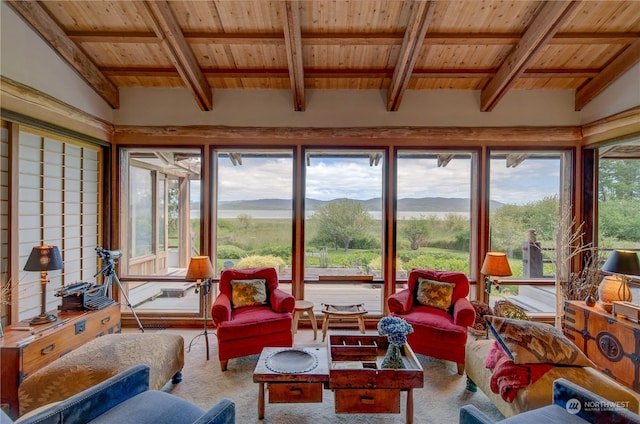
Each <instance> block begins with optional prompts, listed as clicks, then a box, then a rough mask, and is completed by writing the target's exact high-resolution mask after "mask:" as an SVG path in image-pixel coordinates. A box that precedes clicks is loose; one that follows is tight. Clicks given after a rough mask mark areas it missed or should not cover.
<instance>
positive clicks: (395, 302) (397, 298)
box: [387, 289, 413, 314]
mask: <svg viewBox="0 0 640 424" xmlns="http://www.w3.org/2000/svg"><path fill="white" fill-rule="evenodd" d="M387 305H389V312H393V313H396V314H406V313H407V312H409V311H410V310H411V307H412V306H413V295H412V294H411V290H409V289H404V290H400V291H399V292H397V293H394V294H392V295H391V296H389V299H388V300H387Z"/></svg>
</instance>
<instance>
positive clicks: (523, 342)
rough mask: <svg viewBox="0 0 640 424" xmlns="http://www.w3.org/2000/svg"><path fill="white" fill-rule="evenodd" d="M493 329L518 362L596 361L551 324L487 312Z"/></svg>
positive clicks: (580, 363)
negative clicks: (493, 314) (491, 314)
mask: <svg viewBox="0 0 640 424" xmlns="http://www.w3.org/2000/svg"><path fill="white" fill-rule="evenodd" d="M485 318H486V319H487V322H488V323H489V328H490V329H491V332H492V333H493V335H494V336H495V337H496V339H497V341H498V342H499V343H500V345H501V346H502V348H503V349H504V350H505V352H506V353H507V355H509V357H510V358H511V359H513V362H514V363H515V364H554V365H572V366H576V367H594V368H595V365H594V363H593V362H591V360H589V358H587V357H586V356H585V354H584V353H582V351H581V350H580V349H578V347H577V346H576V345H575V344H573V343H572V342H571V340H569V339H567V338H566V337H565V336H564V335H563V334H562V333H561V332H560V330H558V329H557V328H555V327H554V326H552V325H550V324H545V323H542V322H535V321H524V320H519V319H510V318H504V317H496V316H486V317H485Z"/></svg>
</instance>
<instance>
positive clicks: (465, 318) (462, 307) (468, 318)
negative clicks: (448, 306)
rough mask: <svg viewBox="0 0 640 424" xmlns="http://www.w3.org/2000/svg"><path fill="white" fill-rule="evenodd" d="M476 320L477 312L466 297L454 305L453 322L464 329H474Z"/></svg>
mask: <svg viewBox="0 0 640 424" xmlns="http://www.w3.org/2000/svg"><path fill="white" fill-rule="evenodd" d="M475 320H476V310H475V309H474V308H473V305H471V302H469V299H467V298H466V297H461V298H460V299H458V300H457V301H456V303H454V305H453V322H454V323H455V324H456V325H460V326H463V327H472V326H473V323H474V322H475Z"/></svg>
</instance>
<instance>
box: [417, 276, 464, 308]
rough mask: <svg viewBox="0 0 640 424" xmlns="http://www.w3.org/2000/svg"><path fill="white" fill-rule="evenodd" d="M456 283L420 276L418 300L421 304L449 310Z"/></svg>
mask: <svg viewBox="0 0 640 424" xmlns="http://www.w3.org/2000/svg"><path fill="white" fill-rule="evenodd" d="M455 286H456V285H455V284H452V283H445V282H443V281H433V280H428V279H426V278H418V290H417V291H416V300H417V301H418V303H420V304H421V305H425V306H433V307H434V308H438V309H443V310H445V311H446V310H448V309H449V308H450V307H451V299H452V297H453V288H454V287H455Z"/></svg>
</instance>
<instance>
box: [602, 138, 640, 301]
mask: <svg viewBox="0 0 640 424" xmlns="http://www.w3.org/2000/svg"><path fill="white" fill-rule="evenodd" d="M626 149H627V152H628V153H631V151H632V150H630V149H629V147H628V146H627V147H626ZM636 149H637V147H636ZM615 152H616V150H615V149H613V150H612V151H609V152H604V154H603V155H602V157H601V158H600V160H599V162H598V221H597V226H598V227H597V228H598V249H599V250H600V251H601V252H602V254H601V255H600V258H599V259H600V260H602V261H604V260H606V259H607V257H608V256H609V254H610V251H611V250H613V249H623V250H633V251H636V252H638V253H639V254H640V221H639V220H638V210H640V159H636V158H634V157H633V155H629V156H631V157H629V158H624V157H619V156H618V155H617V154H616V153H615ZM608 156H609V157H611V158H609V157H608ZM637 156H638V154H637V153H636V154H635V157H637ZM631 278H632V280H631V281H630V287H631V293H632V296H633V302H634V303H638V300H639V299H640V277H631Z"/></svg>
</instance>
